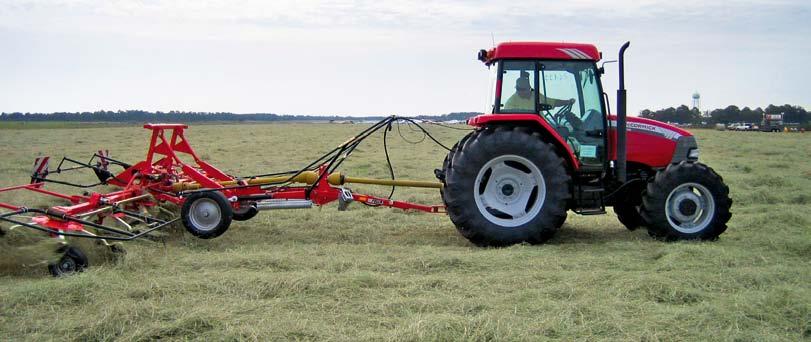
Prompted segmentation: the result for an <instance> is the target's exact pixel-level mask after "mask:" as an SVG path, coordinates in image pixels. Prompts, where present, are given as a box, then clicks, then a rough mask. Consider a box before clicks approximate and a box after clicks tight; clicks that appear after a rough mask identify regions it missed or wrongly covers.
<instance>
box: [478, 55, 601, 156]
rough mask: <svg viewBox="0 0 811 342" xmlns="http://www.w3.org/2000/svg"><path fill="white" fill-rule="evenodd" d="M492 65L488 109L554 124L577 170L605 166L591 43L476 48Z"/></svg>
mask: <svg viewBox="0 0 811 342" xmlns="http://www.w3.org/2000/svg"><path fill="white" fill-rule="evenodd" d="M479 59H480V60H482V61H483V62H484V63H485V64H487V66H488V67H489V68H490V70H491V73H492V74H491V75H492V76H491V85H492V89H491V91H490V98H489V99H488V101H487V103H488V108H487V109H486V113H488V114H513V115H515V114H518V115H534V116H537V117H540V118H542V119H543V122H544V123H545V124H546V125H548V127H546V128H547V129H551V130H554V131H555V132H557V135H558V136H559V137H560V139H561V140H562V142H563V143H564V144H565V145H566V146H565V147H566V148H567V149H568V150H569V151H570V152H571V154H572V155H573V156H574V157H575V158H576V159H577V163H578V165H579V166H580V169H581V171H584V172H588V171H601V170H604V167H605V163H606V162H607V159H608V150H607V139H606V137H607V135H606V127H607V120H606V105H605V102H604V101H603V99H604V97H603V90H602V86H601V83H600V74H601V73H600V70H599V69H598V68H597V65H596V61H597V60H599V59H600V54H599V52H597V49H596V48H595V47H594V46H592V45H585V44H561V43H536V42H533V43H503V44H500V45H499V46H498V47H496V48H494V49H492V50H490V51H485V50H482V51H480V52H479Z"/></svg>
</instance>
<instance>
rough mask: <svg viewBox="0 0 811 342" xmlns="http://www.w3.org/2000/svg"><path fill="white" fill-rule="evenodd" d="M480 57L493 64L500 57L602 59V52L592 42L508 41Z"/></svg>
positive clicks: (481, 54) (486, 62)
mask: <svg viewBox="0 0 811 342" xmlns="http://www.w3.org/2000/svg"><path fill="white" fill-rule="evenodd" d="M479 59H481V60H482V61H483V62H484V63H485V64H488V65H489V64H491V63H493V62H495V61H497V60H500V59H564V60H565V59H585V60H592V61H599V60H600V52H599V51H597V47H595V46H594V45H591V44H579V43H553V42H508V43H501V44H498V46H496V47H495V48H492V49H490V50H489V51H486V56H484V53H480V55H479Z"/></svg>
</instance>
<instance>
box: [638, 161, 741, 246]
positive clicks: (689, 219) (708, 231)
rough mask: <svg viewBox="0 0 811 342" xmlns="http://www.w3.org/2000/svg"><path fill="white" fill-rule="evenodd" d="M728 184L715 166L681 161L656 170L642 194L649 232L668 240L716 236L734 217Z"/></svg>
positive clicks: (643, 210) (702, 238)
mask: <svg viewBox="0 0 811 342" xmlns="http://www.w3.org/2000/svg"><path fill="white" fill-rule="evenodd" d="M731 206H732V199H730V198H729V187H727V186H726V184H724V181H723V179H722V178H721V176H719V175H718V174H717V173H715V171H713V169H712V168H710V167H709V166H706V165H704V164H701V163H696V162H689V161H682V162H680V163H678V164H671V165H670V166H668V167H667V168H666V169H665V170H663V171H660V172H658V173H657V174H656V178H655V179H654V181H653V182H651V183H649V184H648V187H647V190H646V191H645V194H644V195H643V197H642V210H641V213H642V217H643V218H644V219H645V221H646V222H647V223H648V234H650V235H651V236H653V237H655V238H658V239H662V240H667V241H673V240H714V239H716V238H717V237H718V236H719V235H721V233H723V232H724V231H725V230H726V229H727V221H729V219H730V218H731V217H732V214H731V213H730V212H729V208H730V207H731Z"/></svg>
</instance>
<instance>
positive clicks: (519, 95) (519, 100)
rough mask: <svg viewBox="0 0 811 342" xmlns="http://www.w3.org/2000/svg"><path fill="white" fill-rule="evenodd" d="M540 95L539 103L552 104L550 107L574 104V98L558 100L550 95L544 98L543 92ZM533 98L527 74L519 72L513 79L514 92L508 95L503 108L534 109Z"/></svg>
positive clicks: (533, 91)
mask: <svg viewBox="0 0 811 342" xmlns="http://www.w3.org/2000/svg"><path fill="white" fill-rule="evenodd" d="M540 95H541V97H540V98H541V104H547V105H550V106H552V108H555V107H560V106H564V105H569V104H574V99H568V100H558V99H553V98H551V97H547V98H544V94H540ZM534 100H535V90H534V89H532V87H530V85H529V74H527V73H526V72H521V77H519V78H518V79H517V80H516V81H515V94H513V95H512V96H510V98H509V99H507V103H505V104H504V109H505V110H510V109H513V110H521V111H534V110H535V104H534V103H533V102H534ZM544 100H546V102H544Z"/></svg>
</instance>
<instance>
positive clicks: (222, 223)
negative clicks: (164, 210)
mask: <svg viewBox="0 0 811 342" xmlns="http://www.w3.org/2000/svg"><path fill="white" fill-rule="evenodd" d="M232 216H233V211H232V209H231V204H230V203H228V199H226V198H225V195H223V194H222V193H221V192H218V191H206V192H196V193H193V194H191V195H189V197H186V201H185V202H183V207H182V208H181V209H180V217H181V219H182V220H183V226H185V227H186V230H188V231H189V233H191V234H192V235H194V236H196V237H199V238H201V239H211V238H215V237H218V236H220V235H222V233H225V231H226V230H228V227H229V226H230V225H231V218H232Z"/></svg>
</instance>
